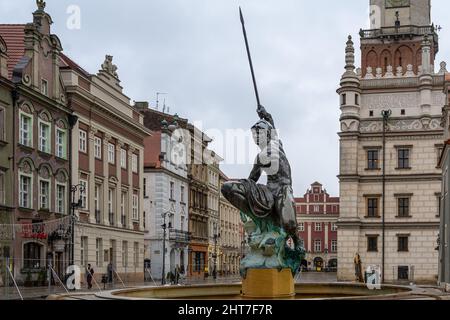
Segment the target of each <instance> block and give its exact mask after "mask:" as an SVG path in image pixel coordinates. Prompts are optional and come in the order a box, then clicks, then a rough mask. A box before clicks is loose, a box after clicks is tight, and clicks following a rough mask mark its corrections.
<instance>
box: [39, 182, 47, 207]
mask: <svg viewBox="0 0 450 320" xmlns="http://www.w3.org/2000/svg"><path fill="white" fill-rule="evenodd" d="M49 199H50V181H49V180H46V179H42V178H40V179H39V208H40V209H42V210H50V200H49Z"/></svg>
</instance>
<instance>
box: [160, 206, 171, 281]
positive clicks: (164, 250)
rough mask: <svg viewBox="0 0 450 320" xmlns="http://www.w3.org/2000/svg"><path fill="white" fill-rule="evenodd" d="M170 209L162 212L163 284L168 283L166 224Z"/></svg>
mask: <svg viewBox="0 0 450 320" xmlns="http://www.w3.org/2000/svg"><path fill="white" fill-rule="evenodd" d="M169 213H170V212H169V211H166V212H164V213H163V214H162V217H163V219H164V221H163V224H162V226H161V227H162V228H163V250H162V251H163V252H162V255H163V259H162V277H161V285H165V284H166V234H167V232H166V230H167V224H166V216H167V214H169ZM170 227H171V224H170V223H169V228H170Z"/></svg>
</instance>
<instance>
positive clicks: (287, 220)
mask: <svg viewBox="0 0 450 320" xmlns="http://www.w3.org/2000/svg"><path fill="white" fill-rule="evenodd" d="M257 112H258V115H259V117H260V120H259V121H258V122H257V123H256V124H255V125H254V126H253V127H252V134H253V138H254V140H255V143H256V144H257V145H258V147H259V148H260V150H261V151H260V153H259V154H258V156H257V157H256V160H255V164H254V167H253V170H252V172H251V173H250V176H249V178H248V179H242V180H239V181H231V182H227V183H225V184H224V185H223V187H222V194H223V195H224V197H225V198H226V199H227V200H228V201H230V203H231V204H232V205H233V206H235V207H236V208H238V209H239V210H240V211H241V218H242V221H243V222H244V228H245V231H246V233H247V234H248V236H249V237H248V244H249V247H250V253H249V254H247V255H246V256H245V258H243V259H242V261H241V275H242V276H243V277H244V278H245V276H246V273H247V270H248V269H278V270H282V269H286V268H289V269H291V271H292V274H293V275H294V276H295V274H296V273H297V272H298V270H299V267H300V262H301V260H302V259H303V258H304V255H305V250H304V248H303V247H302V246H301V244H300V241H299V239H298V236H297V220H296V214H295V205H294V196H293V191H292V179H291V167H290V165H289V161H288V160H287V157H286V154H285V152H284V149H283V144H282V142H281V141H280V139H279V138H278V135H277V132H276V130H275V125H274V122H273V119H272V116H271V115H270V114H269V113H268V112H267V111H266V110H265V108H264V107H263V106H259V107H258V110H257ZM263 172H264V173H266V175H267V185H262V184H258V180H259V179H260V177H261V175H262V173H263Z"/></svg>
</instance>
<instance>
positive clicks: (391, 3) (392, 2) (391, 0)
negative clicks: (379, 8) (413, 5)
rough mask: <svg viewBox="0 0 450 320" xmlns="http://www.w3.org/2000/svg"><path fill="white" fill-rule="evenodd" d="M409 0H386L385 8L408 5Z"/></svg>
mask: <svg viewBox="0 0 450 320" xmlns="http://www.w3.org/2000/svg"><path fill="white" fill-rule="evenodd" d="M409 5H410V2H409V0H386V8H401V7H409Z"/></svg>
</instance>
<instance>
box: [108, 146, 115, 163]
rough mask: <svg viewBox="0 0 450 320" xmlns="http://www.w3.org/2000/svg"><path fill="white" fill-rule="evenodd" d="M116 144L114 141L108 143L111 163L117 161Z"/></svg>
mask: <svg viewBox="0 0 450 320" xmlns="http://www.w3.org/2000/svg"><path fill="white" fill-rule="evenodd" d="M115 157H116V146H115V145H114V144H112V143H108V162H109V163H111V164H114V163H116V161H115Z"/></svg>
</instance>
